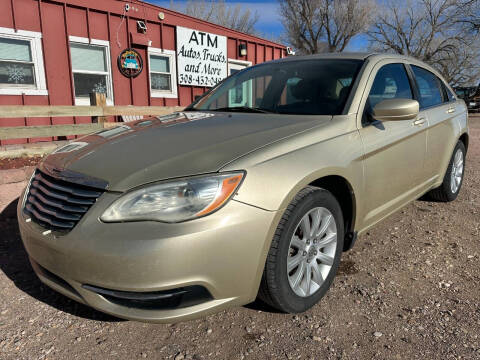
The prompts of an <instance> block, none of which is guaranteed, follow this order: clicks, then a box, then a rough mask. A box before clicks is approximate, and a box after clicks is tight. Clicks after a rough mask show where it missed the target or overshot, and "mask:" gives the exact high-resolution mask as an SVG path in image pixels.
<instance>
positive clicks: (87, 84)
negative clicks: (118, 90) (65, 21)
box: [70, 37, 113, 105]
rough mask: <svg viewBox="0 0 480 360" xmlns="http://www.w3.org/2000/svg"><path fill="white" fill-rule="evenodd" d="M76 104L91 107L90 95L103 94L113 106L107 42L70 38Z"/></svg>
mask: <svg viewBox="0 0 480 360" xmlns="http://www.w3.org/2000/svg"><path fill="white" fill-rule="evenodd" d="M70 55H71V59H72V72H73V83H74V89H75V104H76V105H89V104H90V93H93V92H96V93H103V94H105V95H106V97H107V103H108V104H113V91H112V76H111V68H110V48H109V44H108V42H107V41H101V40H90V41H89V40H88V39H83V38H73V39H72V37H70Z"/></svg>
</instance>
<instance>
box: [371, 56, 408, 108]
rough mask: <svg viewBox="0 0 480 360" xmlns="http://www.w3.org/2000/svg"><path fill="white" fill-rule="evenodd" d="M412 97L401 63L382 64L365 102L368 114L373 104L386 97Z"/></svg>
mask: <svg viewBox="0 0 480 360" xmlns="http://www.w3.org/2000/svg"><path fill="white" fill-rule="evenodd" d="M395 98H397V99H398V98H401V99H413V95H412V88H411V87H410V81H409V80H408V76H407V73H406V71H405V67H404V66H403V64H388V65H385V66H383V67H382V68H381V69H380V70H379V71H378V72H377V75H376V76H375V80H374V81H373V85H372V88H371V89H370V94H369V95H368V100H367V104H366V112H367V114H370V113H371V111H372V110H373V108H374V107H375V105H377V104H378V103H379V102H381V101H382V100H386V99H395Z"/></svg>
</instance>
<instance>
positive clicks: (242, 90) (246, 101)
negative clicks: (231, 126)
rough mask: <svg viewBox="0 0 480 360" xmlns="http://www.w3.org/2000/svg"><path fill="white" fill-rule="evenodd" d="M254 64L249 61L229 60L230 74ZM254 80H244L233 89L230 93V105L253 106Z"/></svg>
mask: <svg viewBox="0 0 480 360" xmlns="http://www.w3.org/2000/svg"><path fill="white" fill-rule="evenodd" d="M250 65H252V63H251V62H249V61H240V60H229V61H228V76H230V75H234V74H236V73H237V72H239V71H241V70H243V69H245V68H246V67H248V66H250ZM252 103H253V101H252V81H251V80H248V81H244V82H242V83H240V84H238V85H237V86H236V87H235V88H233V89H231V90H230V91H229V94H228V106H229V107H237V106H249V107H251V106H252Z"/></svg>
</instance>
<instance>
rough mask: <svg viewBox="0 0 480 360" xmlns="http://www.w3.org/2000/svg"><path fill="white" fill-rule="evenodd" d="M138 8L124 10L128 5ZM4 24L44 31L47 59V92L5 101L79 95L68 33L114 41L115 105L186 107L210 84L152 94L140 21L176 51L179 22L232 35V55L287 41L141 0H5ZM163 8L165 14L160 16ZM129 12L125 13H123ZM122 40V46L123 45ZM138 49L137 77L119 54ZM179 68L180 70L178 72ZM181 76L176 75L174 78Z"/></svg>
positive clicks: (265, 53)
mask: <svg viewBox="0 0 480 360" xmlns="http://www.w3.org/2000/svg"><path fill="white" fill-rule="evenodd" d="M126 3H129V4H131V5H132V6H133V7H134V8H135V9H136V10H133V11H132V10H131V11H129V12H128V13H125V12H124V7H125V4H126ZM2 5H4V6H3V8H2V11H1V12H0V27H2V28H9V29H14V30H26V31H34V32H39V33H41V34H42V47H43V60H44V68H45V75H46V76H45V77H46V82H47V84H46V85H47V90H48V95H25V94H22V95H0V105H73V104H75V97H74V91H73V80H72V71H71V59H70V51H69V37H70V36H76V37H82V38H89V39H96V40H105V41H108V42H109V43H110V57H111V59H110V61H111V72H112V83H113V96H114V104H115V105H152V106H177V105H178V106H186V105H188V104H190V103H191V102H192V101H193V99H194V97H195V96H196V95H200V94H202V93H204V92H205V91H206V90H207V89H208V88H205V87H194V86H178V97H177V98H152V97H150V91H149V89H150V84H149V71H148V54H147V47H144V46H136V45H135V44H131V36H130V35H129V34H130V33H134V34H136V33H137V31H136V30H137V24H136V22H137V20H142V21H144V22H145V23H146V24H147V27H148V31H147V34H146V35H145V36H146V38H147V39H148V40H150V41H152V44H151V46H152V47H154V48H160V49H165V50H174V51H176V48H175V47H176V32H175V29H176V26H182V27H187V28H191V29H196V30H200V31H205V32H209V33H214V34H218V35H223V36H226V37H227V52H228V58H230V59H238V60H244V61H250V62H251V63H252V64H257V63H261V62H264V61H268V60H272V59H278V58H281V57H283V56H285V47H283V46H282V45H279V44H276V43H273V42H270V41H267V40H264V39H260V38H257V37H253V36H249V35H246V34H242V33H239V32H236V31H233V30H230V29H226V28H224V27H221V26H218V25H214V24H210V23H207V22H204V21H201V20H198V19H195V18H191V17H188V16H186V15H183V14H180V13H176V12H173V11H170V10H168V9H163V8H159V7H156V6H153V5H150V4H145V3H142V2H138V1H118V0H67V1H55V0H2ZM159 12H163V13H164V14H165V19H164V20H160V19H159V16H158V15H159ZM123 15H125V16H123ZM241 43H245V44H247V56H243V57H242V56H240V55H239V51H238V47H239V44H241ZM119 45H120V46H119ZM128 47H133V48H135V49H136V50H137V51H138V52H139V53H140V54H141V56H142V58H143V60H144V64H145V66H144V70H143V71H142V73H141V74H140V75H139V76H138V77H136V78H133V79H129V78H127V77H124V76H123V75H121V74H120V72H119V70H118V67H117V57H118V55H119V54H120V52H121V51H122V50H124V49H125V48H128ZM177 73H178V72H177ZM174 81H177V79H174ZM90 121H91V120H90V118H85V117H75V118H71V117H64V118H58V117H57V118H20V119H0V126H29V125H50V124H52V125H55V124H72V123H86V122H90ZM48 140H54V139H52V138H41V139H16V140H5V141H2V142H1V144H2V145H6V144H15V143H17V144H18V143H25V142H36V141H48Z"/></svg>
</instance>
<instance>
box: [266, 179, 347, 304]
mask: <svg viewBox="0 0 480 360" xmlns="http://www.w3.org/2000/svg"><path fill="white" fill-rule="evenodd" d="M307 215H308V217H307ZM307 218H308V220H309V223H310V225H311V226H310V228H311V229H312V230H311V231H312V232H313V229H317V230H318V232H317V234H316V235H317V236H316V237H315V236H310V237H309V236H305V235H304V233H306V231H304V229H307V228H306V227H305V224H306V219H307ZM314 218H315V219H317V221H315V220H314ZM318 219H320V221H318ZM328 219H329V221H328ZM332 220H333V221H332ZM317 224H318V226H316V225H317ZM327 225H328V226H327ZM321 230H325V231H324V232H323V231H322V232H321ZM334 232H336V238H335V236H334ZM294 235H295V238H294ZM344 235H345V234H344V223H343V215H342V210H341V208H340V205H339V203H338V201H337V200H336V199H335V197H334V196H333V195H332V194H331V193H330V192H328V191H327V190H324V189H320V188H316V187H312V186H308V187H306V188H304V189H303V190H301V191H300V192H299V193H298V194H297V195H296V196H295V198H294V199H293V201H292V202H291V203H290V205H288V207H287V209H286V210H285V212H284V214H283V216H282V218H281V220H280V222H279V224H278V227H277V229H276V231H275V235H274V237H273V240H272V244H271V246H270V250H269V252H268V256H267V261H266V263H265V268H264V272H263V277H262V281H261V284H260V289H259V293H258V295H259V298H260V299H261V300H263V301H264V302H265V303H267V304H269V305H270V306H272V307H274V308H276V309H278V310H280V311H282V312H286V313H299V312H303V311H306V310H308V309H309V308H311V307H312V306H313V305H315V304H316V303H317V302H318V301H320V299H321V298H322V297H323V296H324V295H325V293H326V292H327V290H328V289H329V288H330V286H331V284H332V282H333V278H334V277H335V274H336V273H337V270H338V266H339V265H340V257H341V255H342V249H343V241H344ZM307 238H309V239H307ZM333 238H335V239H334V240H335V242H334V240H332V239H333ZM297 261H298V262H299V264H298V265H297V266H296V267H292V266H295V265H293V264H295V263H296V262H297ZM287 264H289V266H291V271H290V272H288V271H287ZM302 268H303V269H304V272H303V275H301V270H302ZM307 269H308V270H307ZM307 274H308V275H307ZM320 275H321V277H320ZM307 276H308V278H310V282H308V281H307ZM321 280H323V282H321ZM318 283H320V284H318ZM307 289H308V291H307Z"/></svg>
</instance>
